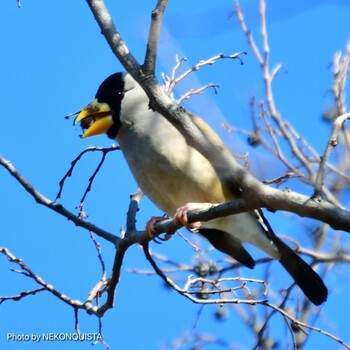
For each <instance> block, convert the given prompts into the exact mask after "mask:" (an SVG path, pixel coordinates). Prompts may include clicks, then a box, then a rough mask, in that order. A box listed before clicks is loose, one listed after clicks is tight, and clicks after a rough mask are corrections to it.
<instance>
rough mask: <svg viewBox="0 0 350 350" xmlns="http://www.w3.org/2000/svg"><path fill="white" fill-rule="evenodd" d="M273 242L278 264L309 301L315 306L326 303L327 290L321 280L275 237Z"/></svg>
mask: <svg viewBox="0 0 350 350" xmlns="http://www.w3.org/2000/svg"><path fill="white" fill-rule="evenodd" d="M273 242H274V243H275V245H276V246H277V248H278V251H279V252H280V254H281V259H280V260H279V261H280V263H281V264H282V266H283V267H284V268H285V269H286V270H287V271H288V273H289V274H290V275H291V276H292V277H293V279H294V281H295V283H296V284H297V285H298V286H299V287H300V289H301V290H302V291H303V292H304V294H305V295H306V296H307V297H308V298H309V300H310V301H311V302H312V303H314V304H315V305H320V304H322V303H323V302H324V301H326V300H327V295H328V290H327V287H326V286H325V284H324V283H323V281H322V278H321V277H320V276H319V275H318V274H317V273H316V272H315V271H314V270H313V269H312V268H311V266H310V265H308V264H307V263H306V262H305V261H304V260H303V259H302V258H300V256H299V255H298V254H297V253H295V252H294V251H293V250H292V249H291V248H290V247H289V246H288V245H287V244H285V243H284V242H283V241H281V240H280V239H279V238H278V237H277V236H274V238H273Z"/></svg>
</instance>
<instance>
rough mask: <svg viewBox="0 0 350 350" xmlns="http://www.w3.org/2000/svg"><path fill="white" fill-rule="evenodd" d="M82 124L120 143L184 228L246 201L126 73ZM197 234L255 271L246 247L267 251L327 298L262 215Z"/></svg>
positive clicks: (229, 219)
mask: <svg viewBox="0 0 350 350" xmlns="http://www.w3.org/2000/svg"><path fill="white" fill-rule="evenodd" d="M190 115H191V118H192V120H193V122H194V123H195V124H196V125H197V127H198V128H199V129H200V130H201V131H202V133H203V134H204V135H206V136H207V137H208V138H209V139H210V140H211V142H214V143H216V144H217V145H219V146H220V147H221V148H222V149H226V150H227V148H226V146H225V145H224V143H223V141H222V140H221V139H220V137H219V136H218V135H217V134H216V133H215V132H214V131H213V130H212V129H211V128H210V127H209V126H208V125H207V124H206V123H205V122H204V121H203V120H202V119H200V118H199V117H197V116H195V115H193V114H190ZM76 123H80V125H81V126H82V128H83V130H84V133H83V135H82V137H88V136H92V135H97V134H103V133H106V134H107V135H108V137H109V138H111V139H115V140H116V141H117V142H118V144H119V146H120V148H121V150H122V152H123V154H124V157H125V159H126V161H127V163H128V165H129V167H130V170H131V172H132V174H133V176H134V177H135V180H136V182H137V183H138V185H139V186H140V188H141V189H142V190H143V192H144V193H145V194H146V195H147V196H148V197H149V198H150V199H151V200H152V201H153V203H154V204H155V205H157V206H158V207H159V208H160V209H161V210H162V211H164V212H165V213H166V214H168V215H169V216H172V217H173V216H175V219H176V220H178V221H180V222H181V223H183V224H185V225H187V211H188V210H190V209H192V208H200V207H203V206H204V207H208V206H210V205H212V204H210V203H222V202H226V201H229V200H234V199H236V198H238V197H239V196H240V193H241V191H240V189H239V188H237V187H235V186H236V185H233V184H232V183H227V181H226V182H225V181H224V180H222V179H220V178H219V177H218V175H217V173H216V171H215V170H214V168H213V166H212V164H211V163H210V162H209V160H208V159H206V158H205V157H204V156H203V155H202V154H201V153H199V152H198V151H197V150H196V149H195V148H193V147H192V146H190V145H189V144H188V143H187V142H186V140H185V138H184V136H183V135H182V134H181V133H180V132H179V131H178V129H176V127H175V126H173V125H172V124H171V123H170V122H169V121H168V120H167V119H166V118H164V117H163V116H162V115H161V114H159V113H158V112H155V111H153V110H152V109H150V108H149V98H148V96H147V95H146V93H145V92H144V91H143V89H142V88H141V87H140V85H139V84H138V83H137V82H136V81H135V80H134V79H133V78H132V77H131V76H130V75H129V74H127V73H115V74H112V75H111V76H109V77H108V78H107V79H105V80H104V81H103V82H102V84H101V85H100V87H99V88H98V90H97V93H96V97H95V100H93V101H92V102H91V103H90V104H89V105H88V106H86V107H85V108H84V109H82V110H81V111H80V113H79V115H78V116H77V117H76V119H75V124H76ZM187 203H190V204H187ZM196 228H197V231H198V232H199V233H200V234H202V235H203V236H204V237H206V238H207V239H208V240H209V241H210V242H211V244H212V245H213V246H214V247H215V248H217V249H218V250H220V251H222V252H224V253H226V254H228V255H230V256H231V257H233V258H234V259H236V260H237V261H239V262H240V263H242V264H243V265H245V266H247V267H249V268H253V267H254V265H255V262H254V260H253V258H252V257H251V255H250V254H249V253H248V251H247V250H246V249H245V248H244V247H243V244H242V243H243V242H247V243H250V244H252V245H254V246H256V247H258V248H260V249H261V250H263V251H264V252H266V253H267V254H268V255H270V256H272V257H273V258H275V259H277V260H278V261H279V262H280V263H281V264H282V265H283V267H284V268H285V269H286V270H287V271H288V272H289V274H290V275H291V276H292V277H293V279H294V280H295V282H296V284H298V285H299V287H300V288H301V289H302V290H303V292H304V293H305V295H306V296H307V297H308V298H309V300H310V301H311V302H312V303H314V304H315V305H320V304H321V303H323V302H324V301H325V300H326V299H327V294H328V292H327V288H326V286H325V285H324V283H323V281H322V279H321V277H320V276H319V275H318V274H317V273H316V272H315V271H314V270H313V269H312V268H311V267H310V266H309V265H308V264H307V263H306V262H305V261H304V260H302V259H301V258H300V257H299V256H298V255H297V254H296V253H295V252H294V251H293V250H292V249H291V248H290V247H289V246H288V245H286V244H285V243H284V242H283V241H282V240H281V239H280V238H278V237H277V236H276V235H275V234H274V232H273V231H272V229H271V227H270V225H269V224H268V222H267V220H266V219H265V218H264V217H263V215H262V213H261V211H253V212H248V213H241V214H236V215H231V216H226V217H222V218H218V219H215V220H211V221H208V222H202V223H197V224H196Z"/></svg>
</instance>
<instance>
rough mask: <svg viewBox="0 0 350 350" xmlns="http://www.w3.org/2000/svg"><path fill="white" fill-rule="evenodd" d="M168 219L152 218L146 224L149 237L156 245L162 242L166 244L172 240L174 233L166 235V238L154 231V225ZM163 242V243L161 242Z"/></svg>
mask: <svg viewBox="0 0 350 350" xmlns="http://www.w3.org/2000/svg"><path fill="white" fill-rule="evenodd" d="M166 219H167V218H166V217H164V216H152V217H151V219H150V220H148V222H147V224H146V232H147V234H148V236H149V237H150V238H151V239H152V240H153V241H154V242H156V243H158V244H161V243H162V242H165V241H167V240H169V239H170V238H171V236H172V235H173V234H172V233H166V234H165V236H164V237H160V236H158V233H157V232H156V231H155V230H154V225H155V224H156V223H157V222H161V221H164V220H166ZM159 240H160V241H162V242H159Z"/></svg>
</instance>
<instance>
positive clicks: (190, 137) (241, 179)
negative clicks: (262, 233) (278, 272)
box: [88, 0, 350, 231]
mask: <svg viewBox="0 0 350 350" xmlns="http://www.w3.org/2000/svg"><path fill="white" fill-rule="evenodd" d="M88 3H89V5H90V8H91V9H92V11H93V13H94V16H95V18H96V19H97V21H98V23H99V25H100V27H101V30H102V32H103V33H104V34H105V36H106V39H107V41H108V42H109V44H110V46H111V48H112V50H113V52H114V53H115V54H116V56H117V57H118V58H119V60H120V61H121V62H122V64H123V65H124V67H125V68H126V69H127V70H128V72H129V73H130V74H131V75H132V76H133V77H134V78H135V79H136V80H137V81H138V82H139V83H140V85H141V86H142V87H143V89H144V90H145V92H146V93H147V95H148V96H149V98H150V100H151V102H152V103H151V105H152V107H153V108H155V109H156V110H157V111H158V112H160V113H161V114H162V115H163V116H164V117H165V118H167V119H168V120H169V121H170V122H171V123H172V124H173V125H175V126H176V127H177V128H178V129H179V131H180V132H181V133H182V134H183V135H184V137H185V138H186V140H187V142H188V143H189V144H190V145H192V146H193V147H195V148H196V149H197V150H198V151H199V152H200V153H202V154H203V155H204V156H205V157H206V158H207V159H208V160H209V161H210V162H211V164H212V165H213V167H214V168H215V170H216V171H217V174H218V176H219V177H220V178H221V179H222V180H224V181H226V182H231V183H232V184H234V185H235V186H237V187H239V188H241V189H242V190H243V193H245V195H247V198H248V197H249V194H251V193H253V194H254V196H252V197H250V199H251V198H254V199H256V200H257V202H259V205H260V206H261V207H268V208H269V209H272V210H287V211H291V212H294V213H296V214H299V215H301V216H308V217H311V218H314V219H318V220H322V221H324V222H327V223H329V224H330V225H331V226H332V227H333V228H338V229H343V230H345V231H350V226H349V224H350V214H349V213H348V212H346V211H344V210H341V209H338V208H337V207H335V206H333V205H331V204H329V203H326V202H324V201H319V202H315V201H313V200H312V199H310V198H308V197H306V196H303V195H299V194H296V193H292V192H290V193H287V192H283V191H280V190H276V189H273V188H270V187H268V186H266V185H264V184H262V183H261V182H260V181H258V180H257V179H256V178H255V177H253V176H252V175H251V174H250V173H249V172H248V171H246V169H244V167H242V166H241V165H240V164H238V163H237V162H236V161H235V160H234V159H233V157H232V155H231V153H230V152H229V150H228V149H222V148H221V147H220V146H218V145H216V144H213V143H212V142H211V141H210V140H209V139H208V138H207V136H206V135H204V134H203V133H202V132H201V130H199V129H198V127H196V125H194V124H193V122H192V120H191V118H190V117H189V114H188V113H187V112H186V111H185V110H184V109H183V108H181V107H179V106H178V105H177V104H176V102H175V101H174V100H173V99H171V98H170V97H169V96H168V95H167V94H166V93H165V92H164V89H163V88H162V87H161V86H160V85H159V84H158V82H157V80H156V79H155V77H154V76H145V74H144V72H142V70H140V67H139V65H138V63H137V62H136V61H135V60H132V59H130V58H133V56H132V55H131V54H130V52H129V50H128V49H127V47H126V45H125V43H124V42H123V41H122V39H121V37H120V35H119V33H118V32H117V30H116V28H115V27H114V25H113V22H112V19H111V17H110V15H109V14H108V12H107V9H106V7H105V6H104V5H103V1H101V0H99V1H97V0H88ZM125 52H127V55H126V54H125ZM133 64H134V65H133ZM272 109H274V108H272ZM272 114H274V113H272Z"/></svg>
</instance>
